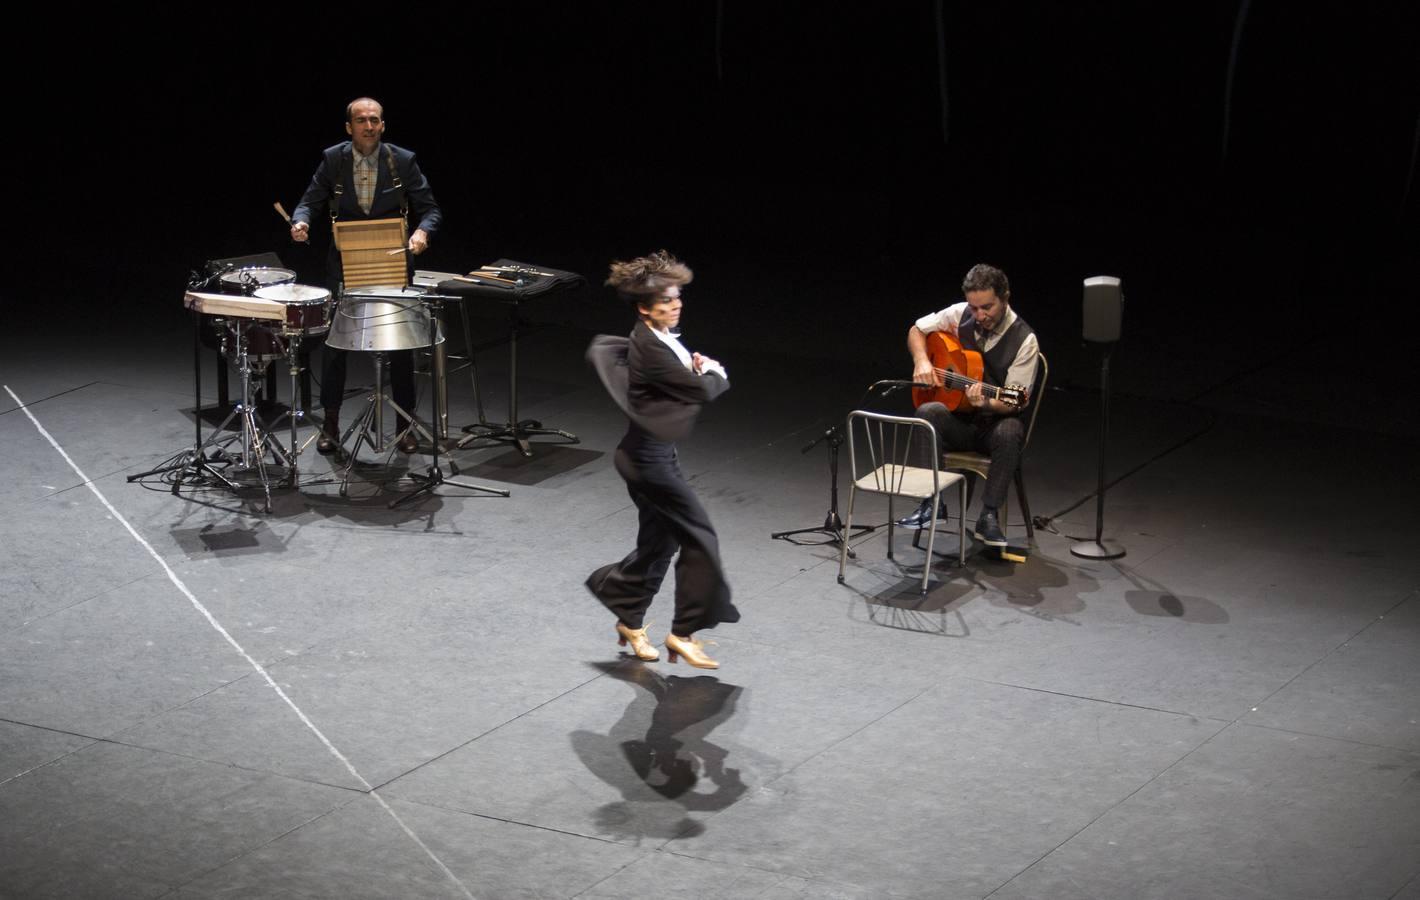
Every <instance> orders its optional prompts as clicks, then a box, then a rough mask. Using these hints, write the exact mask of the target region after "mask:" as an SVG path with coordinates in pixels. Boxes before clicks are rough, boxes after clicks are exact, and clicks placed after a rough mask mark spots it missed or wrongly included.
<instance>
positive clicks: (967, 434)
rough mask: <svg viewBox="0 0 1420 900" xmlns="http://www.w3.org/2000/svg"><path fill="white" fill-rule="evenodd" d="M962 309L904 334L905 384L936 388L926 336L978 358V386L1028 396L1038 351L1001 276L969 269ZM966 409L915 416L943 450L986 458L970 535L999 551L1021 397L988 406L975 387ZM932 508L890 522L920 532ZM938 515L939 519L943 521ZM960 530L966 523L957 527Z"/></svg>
mask: <svg viewBox="0 0 1420 900" xmlns="http://www.w3.org/2000/svg"><path fill="white" fill-rule="evenodd" d="M961 290H962V293H963V294H964V295H965V297H966V299H965V302H962V303H955V304H953V305H951V306H948V307H947V308H946V309H944V310H941V311H940V312H935V313H931V314H929V315H925V316H923V317H922V318H920V319H918V320H917V322H916V324H914V325H913V326H912V327H911V328H909V329H908V330H907V350H908V352H909V353H911V354H912V380H913V381H916V382H920V383H922V384H929V383H930V384H932V385H935V386H937V387H941V386H942V377H941V374H940V373H939V372H938V371H937V370H936V369H935V368H934V367H933V365H932V361H931V359H930V358H929V356H928V349H927V344H928V339H927V336H928V335H929V334H932V333H933V332H936V331H946V332H950V333H951V334H953V335H955V336H956V337H957V339H958V340H960V341H961V345H962V348H963V349H965V350H972V351H975V352H977V353H980V354H981V361H982V368H983V369H984V372H983V380H984V381H985V382H986V383H987V384H991V385H995V386H997V387H1006V386H1014V387H1021V388H1023V389H1024V390H1025V391H1026V392H1029V390H1030V388H1031V385H1033V384H1034V383H1035V367H1036V363H1037V361H1038V360H1037V357H1038V355H1039V352H1040V345H1039V344H1038V343H1037V341H1036V338H1035V332H1034V331H1032V330H1031V327H1030V326H1029V325H1027V324H1026V322H1025V320H1024V319H1022V318H1021V317H1020V316H1018V315H1016V311H1015V310H1014V309H1012V308H1011V285H1010V282H1009V281H1007V280H1006V273H1005V272H1002V271H1001V270H1000V269H997V268H995V267H994V266H988V265H986V264H985V263H980V264H978V265H975V266H972V267H971V271H969V272H967V273H966V278H964V279H963V280H962V283H961ZM965 394H966V401H967V405H968V406H969V407H970V409H968V410H965V412H964V413H962V414H958V413H953V412H951V411H949V410H948V409H947V407H946V405H945V404H942V403H938V402H935V401H934V402H929V403H923V404H922V405H921V406H919V407H917V416H918V417H919V418H923V419H926V420H927V421H928V422H931V423H932V427H933V428H934V429H936V432H937V442H938V444H939V445H940V446H941V447H942V449H944V450H975V451H976V452H978V453H985V454H987V455H989V456H990V457H991V469H990V472H989V474H988V475H987V478H986V490H985V491H983V492H982V496H981V515H980V516H979V517H978V518H977V520H976V529H975V530H974V532H973V534H975V535H976V539H977V540H979V541H981V542H982V543H984V544H986V545H987V546H988V547H1004V546H1006V536H1005V535H1004V534H1003V533H1002V532H1001V521H1000V517H999V514H998V510H999V509H1000V508H1001V504H1003V503H1005V502H1006V491H1007V489H1008V488H1009V487H1010V485H1011V481H1012V479H1014V478H1015V476H1016V469H1017V468H1018V467H1019V466H1020V462H1021V448H1022V446H1023V445H1024V444H1025V438H1026V432H1025V424H1024V423H1023V422H1022V421H1021V417H1020V413H1021V410H1023V409H1025V407H1026V405H1027V404H1028V403H1029V402H1030V395H1029V393H1025V394H1024V395H1023V400H1022V402H1021V403H1020V404H1019V405H1012V404H1010V403H1006V402H1004V401H1002V400H999V399H994V398H988V397H987V396H985V393H984V392H983V390H982V387H981V384H979V383H977V384H973V385H971V386H970V387H968V388H967V389H966V391H965ZM931 504H932V501H931V500H930V499H929V500H926V501H923V503H922V505H921V506H919V507H918V508H917V510H916V511H915V512H913V513H912V514H911V515H909V516H906V517H904V518H903V519H901V520H899V521H898V524H899V525H903V526H906V527H908V528H921V527H923V526H924V525H926V524H927V522H928V521H929V520H930V519H931V514H932V505H931ZM945 515H946V511H945V509H943V510H942V512H941V514H940V516H939V517H945ZM962 527H966V523H964V522H963V523H962Z"/></svg>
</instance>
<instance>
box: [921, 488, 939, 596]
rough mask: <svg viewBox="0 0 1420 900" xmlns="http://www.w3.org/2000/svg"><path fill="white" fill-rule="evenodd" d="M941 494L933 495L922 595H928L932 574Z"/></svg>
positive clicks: (928, 521)
mask: <svg viewBox="0 0 1420 900" xmlns="http://www.w3.org/2000/svg"><path fill="white" fill-rule="evenodd" d="M941 497H942V495H941V494H933V495H932V517H931V518H930V519H928V520H927V558H926V559H924V560H923V561H922V595H923V596H924V597H925V596H926V595H927V577H928V576H929V575H931V574H932V543H933V539H934V538H935V537H936V536H937V510H938V508H939V505H940V504H941V502H942V501H941Z"/></svg>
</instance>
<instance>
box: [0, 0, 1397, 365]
mask: <svg viewBox="0 0 1420 900" xmlns="http://www.w3.org/2000/svg"><path fill="white" fill-rule="evenodd" d="M1406 6H1407V4H1402V3H1395V4H1383V3H1377V4H1346V3H1342V2H1339V0H1326V2H1321V3H1310V4H1295V3H1283V2H1280V0H1255V2H1248V0H1241V2H1213V3H1208V2H1187V3H1184V2H1180V3H1164V4H1153V3H1126V2H1118V3H1105V2H1078V3H1068V4H1066V3H1041V4H1027V3H1019V2H1004V3H990V4H987V3H965V2H941V3H934V2H932V0H916V2H882V3H876V4H851V5H834V4H808V3H803V4H779V3H772V2H763V3H747V2H743V0H720V2H715V0H696V2H684V3H673V2H665V3H587V2H582V3H573V2H567V3H563V4H552V3H497V4H478V3H474V4H466V5H462V6H459V7H457V8H452V9H450V8H445V7H433V8H430V9H427V10H425V9H420V8H418V7H415V6H407V5H390V4H386V5H382V6H376V7H372V8H370V9H369V10H368V16H369V18H368V19H365V20H362V21H361V22H360V23H359V24H354V23H352V22H350V21H348V20H342V12H343V11H344V10H345V9H346V8H345V7H341V6H338V5H335V6H332V5H324V6H322V7H321V8H320V9H318V10H317V9H313V8H311V7H310V6H309V5H298V4H287V5H285V6H283V7H280V8H262V7H258V6H236V5H230V6H216V5H214V6H211V7H209V8H207V9H205V10H202V11H192V10H187V11H181V10H179V11H168V12H157V11H137V12H134V11H131V10H129V11H125V12H124V14H122V15H120V14H119V13H117V12H114V11H108V12H98V13H88V12H85V13H79V12H77V11H76V12H73V13H72V14H69V13H62V12H59V11H57V10H56V11H47V12H41V13H39V14H38V17H39V20H40V21H37V22H33V23H25V22H23V21H19V22H17V23H16V27H15V28H13V29H12V30H11V41H12V43H15V44H17V45H18V46H17V47H16V52H14V53H13V54H11V56H10V57H9V58H8V60H7V61H6V63H5V64H4V65H5V67H6V70H7V74H8V75H9V78H8V79H7V80H8V82H9V83H10V85H11V91H12V94H13V95H15V96H16V97H17V105H16V106H15V107H13V108H12V112H13V113H15V115H14V116H13V118H12V119H11V120H10V123H9V124H10V128H9V136H8V137H9V139H8V141H7V144H8V146H9V153H10V154H13V156H12V161H11V163H10V165H9V166H8V168H9V171H10V174H11V177H12V178H13V179H14V181H15V182H16V183H17V184H18V199H19V201H20V202H19V204H18V207H17V208H15V209H13V210H12V211H11V212H12V219H11V224H10V225H7V230H11V229H14V232H15V233H14V234H13V235H12V240H9V241H7V243H8V244H9V245H10V248H11V250H12V252H13V253H15V254H17V255H18V256H19V258H21V259H22V260H24V262H25V265H23V266H20V267H18V268H19V271H18V272H16V273H15V275H14V278H13V280H12V283H11V285H10V287H9V289H8V290H6V291H5V292H4V293H5V294H6V295H7V296H5V299H6V301H7V306H10V308H11V311H12V314H11V322H12V327H24V326H25V325H26V324H32V322H33V320H34V317H33V316H32V315H30V313H32V312H33V311H34V310H35V309H37V308H39V307H42V306H46V305H48V304H47V303H45V304H35V303H21V302H17V301H19V300H20V299H21V298H22V297H29V298H34V297H42V298H46V299H47V300H50V299H55V298H58V299H59V300H60V302H62V303H63V304H64V306H65V308H66V311H67V312H66V314H67V315H71V316H72V317H73V318H74V319H75V320H76V321H84V322H93V323H99V324H100V325H102V326H103V327H112V325H113V323H115V322H120V321H123V322H130V321H136V320H139V319H142V318H144V317H157V316H160V315H162V316H166V315H169V314H170V312H171V313H175V312H176V303H177V299H176V298H177V296H178V294H179V293H180V289H181V286H182V283H183V281H184V280H185V277H186V274H187V271H188V270H189V268H191V267H194V266H196V265H198V264H200V263H201V261H202V260H204V259H206V258H209V257H218V256H223V255H229V254H240V253H248V252H258V251H261V250H268V249H274V250H277V251H278V252H280V253H281V254H282V255H283V257H285V258H286V259H287V261H288V262H289V263H290V264H291V265H293V266H294V267H295V268H297V269H298V270H300V271H301V273H302V279H303V280H306V281H315V282H318V281H319V276H320V260H321V255H320V253H319V251H313V250H310V249H306V248H294V247H292V246H291V245H290V242H289V240H287V239H286V238H285V237H284V235H285V227H284V225H283V224H282V223H281V222H280V220H279V219H278V218H277V217H276V215H275V213H274V212H273V211H272V210H271V208H270V207H271V203H272V201H274V200H281V201H282V202H283V203H284V204H285V205H286V207H287V209H291V208H293V207H294V206H295V203H296V201H297V199H298V198H299V196H300V194H301V191H302V189H303V188H304V186H305V184H306V182H307V180H308V179H309V176H310V173H311V171H312V170H313V169H314V167H315V164H316V162H317V161H318V152H319V150H320V149H321V148H322V147H324V146H327V145H329V144H331V143H335V142H336V141H338V140H340V139H342V138H343V137H344V131H343V125H342V120H343V112H344V105H345V103H346V102H347V101H348V100H350V99H351V98H353V97H355V96H357V95H362V94H369V95H372V96H375V97H377V98H378V99H380V100H381V101H382V102H383V103H384V105H385V113H386V118H387V120H388V122H389V126H388V132H387V138H388V139H389V140H391V141H393V142H395V143H399V144H401V145H404V146H407V147H410V148H413V149H415V150H416V151H417V152H418V153H419V156H420V160H421V162H422V164H423V166H424V168H425V171H426V172H427V173H428V174H429V176H430V179H431V182H432V183H433V185H434V187H435V190H436V193H437V195H438V197H439V199H440V201H441V203H442V205H443V207H444V210H445V214H446V218H447V230H446V232H445V233H444V234H443V235H441V236H440V238H439V240H438V241H437V243H436V245H435V248H434V249H433V251H431V254H430V256H429V257H427V259H426V263H427V264H428V265H430V266H432V267H439V268H450V269H457V268H466V267H472V266H473V265H476V264H477V263H478V262H480V261H485V260H489V259H493V258H496V257H499V256H510V257H514V258H523V259H528V260H532V261H536V262H543V263H545V264H548V265H555V266H559V267H563V268H574V269H579V270H581V271H584V272H585V273H586V274H588V275H589V276H590V277H591V278H592V280H593V282H594V283H595V282H596V281H599V276H600V274H601V272H602V271H604V266H605V263H606V261H607V260H608V259H610V258H613V257H616V256H622V255H627V254H636V253H640V252H643V251H646V250H650V249H654V248H656V247H661V246H665V247H669V248H671V249H672V250H674V251H675V252H677V253H679V254H680V255H682V256H684V257H685V258H687V259H688V260H689V261H690V262H691V263H692V264H693V265H694V266H695V267H696V269H697V272H698V273H699V275H700V277H699V278H698V280H697V284H696V286H695V288H696V293H695V294H692V295H691V296H693V297H697V298H699V297H704V298H705V299H706V300H709V301H711V302H712V303H713V304H714V309H713V311H712V310H711V309H706V308H701V309H700V310H699V311H698V312H697V315H698V316H699V317H700V321H701V322H702V324H704V325H705V326H707V327H709V328H710V330H711V331H712V332H715V333H717V334H718V335H719V336H721V337H722V339H723V340H725V341H728V342H730V343H734V342H735V341H737V340H738V341H742V342H745V343H746V344H747V345H753V346H760V345H767V343H766V342H767V341H768V338H766V337H765V336H766V334H768V335H776V334H782V333H783V330H784V329H795V328H796V327H798V326H800V325H802V324H803V323H805V322H814V323H815V325H814V328H815V329H816V330H818V331H825V330H827V331H832V332H834V333H835V335H838V337H829V338H826V339H824V340H823V341H822V342H821V343H819V342H814V341H809V342H805V341H800V340H795V341H793V342H792V347H793V348H794V352H799V351H803V352H808V353H810V354H811V355H813V354H819V355H830V356H832V355H841V354H842V353H845V352H857V351H861V352H870V353H882V354H884V355H886V354H889V353H893V354H895V353H899V352H900V344H901V333H902V331H903V330H904V329H905V327H906V324H907V323H908V322H909V321H910V320H911V318H913V317H915V316H917V315H919V314H921V313H923V312H926V311H928V310H929V309H931V308H933V307H935V306H937V305H940V303H941V302H942V301H943V300H944V299H946V298H948V297H950V296H951V295H952V294H953V293H954V289H953V285H955V284H956V283H957V282H958V281H959V279H960V276H961V274H962V272H963V271H964V270H965V269H966V268H967V267H968V266H969V265H970V264H971V263H973V262H976V261H978V260H987V261H992V262H995V263H996V264H998V265H1000V266H1002V267H1003V268H1005V269H1006V270H1007V271H1008V273H1010V274H1011V276H1012V278H1013V282H1014V285H1015V294H1016V298H1017V301H1018V304H1019V305H1021V306H1022V308H1023V309H1025V308H1029V309H1030V310H1031V316H1030V317H1031V319H1032V321H1033V322H1037V323H1038V324H1037V328H1038V329H1039V328H1042V325H1044V326H1045V328H1046V330H1052V329H1053V330H1054V331H1055V332H1058V334H1056V335H1055V336H1054V338H1055V340H1057V341H1058V340H1060V339H1061V337H1063V336H1064V335H1065V334H1066V333H1071V334H1075V333H1077V329H1078V325H1077V319H1078V303H1079V300H1078V296H1079V290H1078V286H1079V282H1080V279H1081V278H1083V277H1085V276H1087V275H1092V274H1119V275H1122V276H1123V277H1124V278H1125V279H1126V286H1127V287H1128V288H1129V289H1130V297H1131V310H1130V318H1129V319H1128V320H1127V327H1133V328H1135V329H1139V328H1144V329H1149V328H1165V327H1176V325H1177V323H1178V322H1179V321H1180V320H1181V319H1184V318H1186V319H1187V320H1189V321H1197V320H1199V319H1200V318H1201V319H1203V322H1202V325H1203V327H1204V328H1206V329H1215V328H1229V327H1231V326H1233V325H1236V324H1241V325H1247V324H1249V323H1257V322H1260V321H1263V320H1264V319H1279V318H1280V319H1288V320H1291V319H1294V318H1296V316H1295V315H1294V314H1295V313H1298V312H1300V311H1301V310H1303V309H1306V308H1313V307H1315V306H1316V305H1317V304H1327V303H1332V302H1335V303H1338V304H1342V305H1346V304H1354V303H1359V302H1362V301H1363V300H1364V299H1365V298H1372V299H1383V298H1385V297H1397V298H1398V297H1402V296H1408V295H1410V294H1413V288H1411V287H1410V286H1411V285H1412V284H1413V282H1412V280H1411V279H1412V276H1413V274H1414V272H1413V256H1414V248H1415V238H1416V236H1417V227H1416V225H1417V206H1420V184H1414V183H1413V181H1415V180H1416V179H1417V173H1416V169H1417V165H1416V159H1415V156H1416V149H1417V138H1420V132H1417V121H1420V87H1418V86H1420V78H1417V75H1420V72H1418V71H1417V69H1418V68H1420V66H1417V59H1420V53H1417V52H1416V51H1417V49H1420V48H1417V47H1416V41H1415V34H1416V32H1415V30H1414V29H1413V28H1412V27H1410V23H1409V22H1408V21H1407V18H1406V12H1405V9H1406ZM1303 7H1305V8H1303ZM1230 72H1231V78H1230ZM1027 298H1029V300H1028V299H1027ZM696 302H701V301H699V300H697V301H696ZM603 304H604V300H602V299H600V295H599V294H597V292H596V291H594V290H589V292H588V294H587V296H586V297H583V298H580V299H579V300H578V301H577V302H576V305H575V306H573V305H569V306H567V307H565V308H562V309H549V310H546V311H543V312H542V313H540V315H543V316H545V317H547V318H553V319H556V318H564V319H566V320H567V321H569V322H573V323H576V324H583V325H587V326H589V327H612V326H616V327H619V325H620V324H623V323H621V319H622V314H621V311H619V310H616V309H614V308H613V307H612V306H611V305H610V304H604V305H603ZM1028 304H1030V305H1029V306H1028ZM1047 306H1048V307H1049V308H1048V309H1047ZM1193 310H1202V311H1204V312H1205V313H1206V315H1205V316H1195V315H1191V314H1190V315H1188V316H1186V317H1185V315H1184V314H1185V312H1187V311H1193ZM688 312H689V310H688ZM1214 314H1217V315H1216V316H1215V315H1214ZM747 317H752V318H747ZM826 321H827V322H832V323H842V324H841V325H835V326H834V327H831V328H827V329H825V327H824V325H823V324H822V323H824V322H826ZM747 322H753V323H755V325H754V326H752V327H748V328H747V327H746V323H747ZM608 323H611V324H610V325H608ZM712 323H713V324H712Z"/></svg>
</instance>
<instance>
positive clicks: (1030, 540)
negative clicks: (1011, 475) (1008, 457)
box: [1016, 466, 1035, 544]
mask: <svg viewBox="0 0 1420 900" xmlns="http://www.w3.org/2000/svg"><path fill="white" fill-rule="evenodd" d="M1016 500H1017V501H1019V502H1020V504H1021V515H1022V516H1024V517H1025V520H1026V543H1027V544H1034V543H1035V523H1034V522H1032V521H1031V517H1030V502H1029V501H1028V500H1026V480H1025V479H1024V478H1022V477H1021V470H1020V467H1019V466H1018V467H1016Z"/></svg>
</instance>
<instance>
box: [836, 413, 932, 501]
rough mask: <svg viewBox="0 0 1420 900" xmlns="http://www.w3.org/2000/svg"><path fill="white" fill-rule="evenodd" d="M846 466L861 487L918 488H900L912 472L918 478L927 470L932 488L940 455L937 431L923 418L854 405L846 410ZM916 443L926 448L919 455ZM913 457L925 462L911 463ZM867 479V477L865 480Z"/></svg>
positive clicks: (894, 491)
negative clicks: (848, 411)
mask: <svg viewBox="0 0 1420 900" xmlns="http://www.w3.org/2000/svg"><path fill="white" fill-rule="evenodd" d="M847 424H848V468H849V472H850V473H851V474H852V480H853V481H854V482H861V483H860V484H859V488H860V489H861V490H870V491H875V492H877V493H880V494H902V493H909V494H914V495H920V492H918V491H914V490H912V489H909V490H907V491H904V490H903V488H904V484H903V482H904V480H905V479H908V478H909V476H914V479H915V480H918V481H920V480H921V478H922V476H923V475H925V474H926V473H927V472H930V473H931V486H932V492H933V493H934V494H935V493H936V490H937V486H938V472H939V467H938V465H939V461H940V456H939V455H938V453H937V431H936V429H935V428H933V427H932V423H930V422H928V421H927V420H926V419H918V418H914V417H911V416H889V415H886V414H884V413H875V412H869V411H868V410H866V409H855V410H853V411H852V412H850V413H849V414H848V423H847ZM917 447H923V448H926V450H927V453H926V458H925V459H923V458H921V455H920V451H917V450H916V448H917ZM914 461H920V462H923V463H927V464H926V465H913V463H914ZM866 479H870V480H866Z"/></svg>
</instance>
